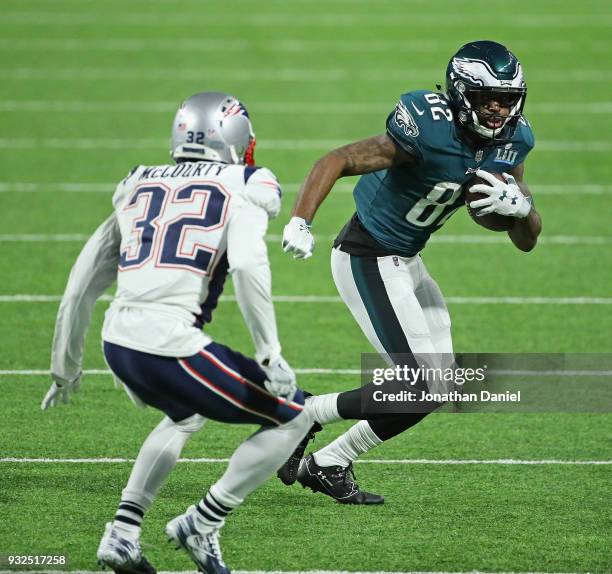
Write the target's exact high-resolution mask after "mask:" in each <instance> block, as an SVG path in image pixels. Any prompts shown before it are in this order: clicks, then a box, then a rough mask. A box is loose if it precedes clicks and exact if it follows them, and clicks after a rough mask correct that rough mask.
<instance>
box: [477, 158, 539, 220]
mask: <svg viewBox="0 0 612 574" xmlns="http://www.w3.org/2000/svg"><path fill="white" fill-rule="evenodd" d="M476 175H477V176H478V177H480V178H482V179H484V180H485V181H488V182H489V183H490V184H491V185H485V184H484V183H479V184H476V185H473V186H472V187H470V192H478V193H486V194H487V195H488V196H489V197H484V198H482V199H477V200H475V201H471V202H470V207H471V208H472V209H478V212H477V215H478V216H481V215H486V214H487V213H499V215H505V216H507V217H517V218H519V219H523V218H524V217H527V216H528V215H529V212H530V211H531V201H530V200H529V199H528V198H527V197H526V196H525V195H524V194H523V192H522V191H521V189H520V188H519V186H518V185H517V183H516V180H515V179H514V178H513V177H512V176H511V175H509V174H507V173H504V174H502V175H503V176H504V179H505V180H506V181H505V183H504V182H503V181H500V180H499V179H497V178H496V177H495V176H494V175H492V174H490V173H489V172H488V171H484V170H482V169H479V170H478V171H477V172H476Z"/></svg>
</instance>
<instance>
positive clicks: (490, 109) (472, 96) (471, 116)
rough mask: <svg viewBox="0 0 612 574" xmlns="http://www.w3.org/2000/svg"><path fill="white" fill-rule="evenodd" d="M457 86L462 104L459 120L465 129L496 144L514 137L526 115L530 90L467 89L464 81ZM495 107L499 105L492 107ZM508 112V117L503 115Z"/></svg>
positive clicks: (458, 82)
mask: <svg viewBox="0 0 612 574" xmlns="http://www.w3.org/2000/svg"><path fill="white" fill-rule="evenodd" d="M456 84H458V86H457V92H458V93H459V95H460V97H461V104H462V105H461V106H460V108H459V111H458V119H459V122H460V123H461V124H462V125H463V126H464V127H466V128H468V129H470V130H472V131H473V132H475V133H476V134H478V135H479V136H480V137H482V138H484V139H487V140H492V141H496V142H497V141H501V140H505V139H509V138H511V137H512V135H513V134H514V130H515V129H516V124H517V123H518V120H519V119H520V117H521V114H522V112H523V107H524V105H525V95H526V91H527V90H526V88H498V87H478V88H475V87H465V84H463V83H462V82H461V81H457V82H456ZM493 103H494V104H496V105H490V104H493ZM495 108H496V109H495ZM506 109H507V110H508V113H507V114H505V113H503V114H502V113H500V112H501V111H502V110H506ZM506 128H508V129H506ZM504 132H505V133H504Z"/></svg>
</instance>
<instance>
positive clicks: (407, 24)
mask: <svg viewBox="0 0 612 574" xmlns="http://www.w3.org/2000/svg"><path fill="white" fill-rule="evenodd" d="M400 16H401V15H398V14H396V13H395V12H394V13H388V12H380V11H379V12H377V13H367V14H366V13H359V12H354V13H350V12H346V11H345V12H340V11H336V12H332V11H331V10H330V11H329V12H325V13H308V12H306V11H302V12H301V13H300V14H299V15H297V14H291V13H281V12H269V11H266V12H259V11H253V12H252V13H248V11H247V12H246V13H245V12H240V11H235V10H234V11H231V13H228V12H227V11H225V12H223V13H219V12H215V13H214V18H215V24H216V25H217V26H233V27H234V28H236V27H240V26H246V27H265V28H281V31H285V30H292V31H293V30H295V29H299V28H306V27H314V28H322V27H325V28H332V29H336V28H353V27H356V26H365V27H367V28H371V27H373V26H374V27H376V28H400V29H401V30H402V31H404V32H405V33H408V31H409V30H411V29H413V28H418V27H421V26H436V27H437V28H453V29H455V28H457V27H458V26H462V25H465V26H467V25H472V26H474V25H481V26H487V25H490V24H491V20H492V18H491V16H489V15H488V14H487V13H479V12H473V11H472V12H469V13H467V12H465V13H457V14H444V13H433V12H427V11H421V10H411V11H410V13H409V17H400ZM100 21H104V23H105V25H106V26H126V25H129V26H130V27H146V28H153V29H156V28H160V27H163V28H167V27H168V26H179V27H180V30H186V29H187V30H188V29H189V28H190V27H191V28H193V27H197V26H199V25H203V24H204V20H203V15H202V13H201V12H193V11H192V12H183V11H180V12H179V13H170V14H165V15H164V16H163V17H159V15H158V14H156V13H153V12H151V13H147V12H143V13H139V14H135V13H130V12H122V13H120V14H118V15H115V14H113V15H110V14H109V13H108V12H105V11H101V12H100V11H98V12H95V11H91V12H87V13H85V12H78V13H75V12H65V11H64V12H61V11H46V12H45V11H41V10H37V11H26V10H13V11H7V12H5V13H3V15H2V24H4V25H13V24H26V25H28V26H44V27H48V26H50V25H61V26H64V27H67V28H68V27H70V28H73V27H75V26H77V27H81V26H89V25H91V26H98V25H99V24H100ZM512 25H513V26H516V27H517V28H536V29H540V28H562V29H574V28H583V27H586V26H588V27H590V28H609V27H612V18H611V17H610V16H609V15H608V14H597V13H595V14H592V15H590V14H589V15H587V14H584V13H576V14H552V13H548V14H533V13H529V12H519V13H517V14H514V15H513V18H512Z"/></svg>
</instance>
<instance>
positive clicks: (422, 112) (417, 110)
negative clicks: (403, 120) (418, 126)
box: [410, 102, 425, 116]
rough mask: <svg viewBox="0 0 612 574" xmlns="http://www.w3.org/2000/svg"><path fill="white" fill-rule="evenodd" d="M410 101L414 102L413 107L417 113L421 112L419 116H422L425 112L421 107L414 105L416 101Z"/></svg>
mask: <svg viewBox="0 0 612 574" xmlns="http://www.w3.org/2000/svg"><path fill="white" fill-rule="evenodd" d="M410 103H411V104H412V107H413V108H414V111H415V112H416V113H417V114H419V116H422V115H423V114H424V113H425V112H424V111H421V110H419V108H417V107H416V106H415V105H414V102H410Z"/></svg>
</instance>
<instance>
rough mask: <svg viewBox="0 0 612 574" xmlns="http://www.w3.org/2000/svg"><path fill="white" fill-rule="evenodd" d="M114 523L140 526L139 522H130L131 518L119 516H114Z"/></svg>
mask: <svg viewBox="0 0 612 574" xmlns="http://www.w3.org/2000/svg"><path fill="white" fill-rule="evenodd" d="M115 522H125V523H126V524H132V525H133V526H140V521H139V520H132V519H131V518H128V517H127V516H123V515H121V514H118V515H115Z"/></svg>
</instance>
